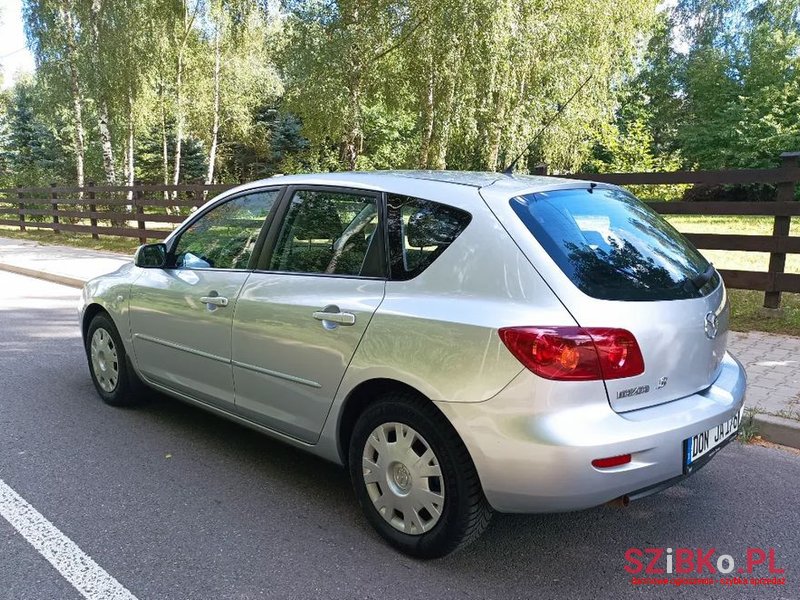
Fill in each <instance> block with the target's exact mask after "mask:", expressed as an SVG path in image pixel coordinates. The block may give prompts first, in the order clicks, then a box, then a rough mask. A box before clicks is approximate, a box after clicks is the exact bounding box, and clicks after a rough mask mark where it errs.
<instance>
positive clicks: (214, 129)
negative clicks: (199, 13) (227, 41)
mask: <svg viewBox="0 0 800 600" xmlns="http://www.w3.org/2000/svg"><path fill="white" fill-rule="evenodd" d="M221 54H222V53H221V51H220V24H219V23H217V31H216V35H215V38H214V117H213V121H212V124H211V147H210V148H209V150H208V173H207V174H206V183H207V184H208V183H212V182H213V181H214V165H215V163H216V162H217V139H218V138H219V110H220V106H219V105H220V92H219V87H220V78H221V66H220V59H221Z"/></svg>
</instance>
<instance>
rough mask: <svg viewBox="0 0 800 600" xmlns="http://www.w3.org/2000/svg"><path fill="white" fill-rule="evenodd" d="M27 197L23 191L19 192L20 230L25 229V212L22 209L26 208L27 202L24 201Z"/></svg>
mask: <svg viewBox="0 0 800 600" xmlns="http://www.w3.org/2000/svg"><path fill="white" fill-rule="evenodd" d="M23 198H25V194H23V193H22V192H17V199H18V200H19V206H18V208H19V230H20V231H25V213H23V212H22V211H23V210H25V203H24V202H23V201H22V200H23Z"/></svg>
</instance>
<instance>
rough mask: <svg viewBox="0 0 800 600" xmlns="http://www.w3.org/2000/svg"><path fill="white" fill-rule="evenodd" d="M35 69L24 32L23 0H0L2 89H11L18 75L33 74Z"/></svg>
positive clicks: (0, 85)
mask: <svg viewBox="0 0 800 600" xmlns="http://www.w3.org/2000/svg"><path fill="white" fill-rule="evenodd" d="M33 68H34V66H33V55H32V54H31V53H30V52H29V51H28V49H27V48H26V47H25V32H24V31H23V30H22V0H0V72H2V77H0V79H1V80H2V81H0V87H2V89H6V88H9V87H11V85H12V84H13V83H14V80H15V78H16V76H17V75H18V73H20V72H24V73H32V72H33Z"/></svg>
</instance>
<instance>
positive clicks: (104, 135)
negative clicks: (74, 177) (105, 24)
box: [91, 0, 117, 185]
mask: <svg viewBox="0 0 800 600" xmlns="http://www.w3.org/2000/svg"><path fill="white" fill-rule="evenodd" d="M101 10H102V0H92V6H91V16H92V18H91V33H92V63H93V65H94V71H95V72H94V75H95V76H99V74H100V66H99V65H98V64H97V62H98V60H97V59H98V56H99V55H100V25H99V20H100V12H101ZM98 88H99V92H98V98H97V128H98V130H99V132H100V148H101V150H102V154H103V170H104V171H105V174H106V181H107V182H108V183H110V184H112V185H113V184H114V183H116V181H117V173H116V168H115V166H114V146H113V144H112V143H111V130H110V129H109V126H108V124H109V117H108V102H107V101H106V98H105V94H104V92H103V89H102V84H101V85H99V86H98Z"/></svg>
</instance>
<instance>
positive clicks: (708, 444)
mask: <svg viewBox="0 0 800 600" xmlns="http://www.w3.org/2000/svg"><path fill="white" fill-rule="evenodd" d="M743 411H744V407H742V408H740V409H739V412H738V413H736V414H735V415H733V416H732V417H731V418H730V419H728V420H727V421H724V422H723V423H720V424H719V425H717V426H715V427H712V428H711V429H709V430H707V431H701V432H700V433H698V434H696V435H693V436H692V437H690V438H689V439H687V440H685V441H684V442H683V447H684V452H685V454H684V456H685V457H686V461H685V464H686V466H687V467H688V466H690V465H693V464H694V463H696V462H697V461H698V460H700V459H701V458H703V457H704V456H706V455H708V454H709V453H710V452H711V451H712V450H714V448H716V447H718V446H719V445H720V444H722V443H723V442H724V441H725V440H728V439H730V438H731V437H733V436H734V435H736V432H737V431H739V423H740V422H741V420H742V412H743Z"/></svg>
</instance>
